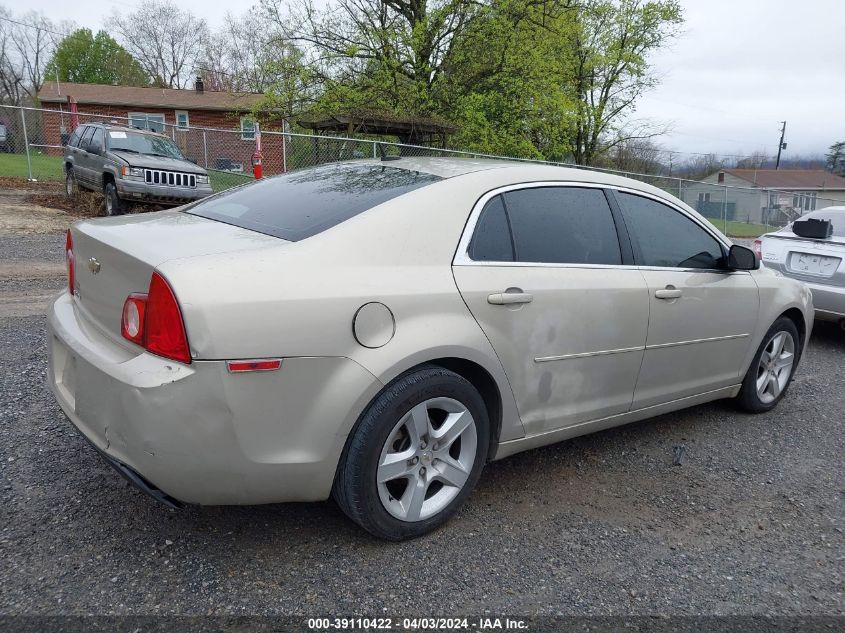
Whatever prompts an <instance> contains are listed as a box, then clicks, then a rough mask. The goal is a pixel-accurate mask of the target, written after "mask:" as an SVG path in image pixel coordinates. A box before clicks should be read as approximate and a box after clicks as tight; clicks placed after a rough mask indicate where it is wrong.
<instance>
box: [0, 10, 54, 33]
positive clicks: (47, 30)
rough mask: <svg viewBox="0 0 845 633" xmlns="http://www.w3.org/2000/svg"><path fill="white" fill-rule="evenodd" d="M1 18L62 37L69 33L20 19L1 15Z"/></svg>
mask: <svg viewBox="0 0 845 633" xmlns="http://www.w3.org/2000/svg"><path fill="white" fill-rule="evenodd" d="M0 20H3V21H4V22H11V23H12V24H17V25H18V26H26V27H28V28H30V29H38V30H39V31H44V32H45V33H51V34H52V35H58V36H60V37H65V36H67V33H59V32H58V31H51V30H50V29H45V28H44V27H43V26H38V25H37V24H29V23H27V22H20V21H18V20H13V19H12V18H6V17H3V16H2V15H0Z"/></svg>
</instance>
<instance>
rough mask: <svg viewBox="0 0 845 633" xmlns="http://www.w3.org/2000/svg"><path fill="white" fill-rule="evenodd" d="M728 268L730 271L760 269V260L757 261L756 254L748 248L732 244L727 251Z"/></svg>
mask: <svg viewBox="0 0 845 633" xmlns="http://www.w3.org/2000/svg"><path fill="white" fill-rule="evenodd" d="M728 268H730V269H731V270H757V269H758V268H760V260H759V259H757V254H756V253H755V252H754V251H752V250H751V249H750V248H745V247H744V246H740V245H739V244H734V245H733V246H731V250H730V251H728Z"/></svg>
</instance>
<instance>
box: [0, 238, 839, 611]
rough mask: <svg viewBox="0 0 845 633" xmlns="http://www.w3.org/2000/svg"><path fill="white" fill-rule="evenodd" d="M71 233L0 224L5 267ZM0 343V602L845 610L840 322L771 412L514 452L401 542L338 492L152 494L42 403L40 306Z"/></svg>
mask: <svg viewBox="0 0 845 633" xmlns="http://www.w3.org/2000/svg"><path fill="white" fill-rule="evenodd" d="M62 239H63V238H62V236H61V235H60V234H53V235H44V236H35V237H31V238H30V237H27V238H21V237H19V236H15V237H8V236H0V265H3V264H6V265H9V264H16V263H19V262H21V261H22V260H28V261H30V262H32V263H33V265H36V264H39V265H42V268H43V269H44V270H48V269H49V267H50V266H51V265H52V266H56V265H57V264H61V252H62ZM24 277H26V276H25V275H24ZM6 281H7V282H8V283H9V284H12V285H14V291H15V292H17V291H20V290H22V289H24V290H25V288H26V287H27V284H29V286H33V287H36V288H37V289H39V292H40V291H41V289H48V288H49V289H53V290H54V289H57V288H60V287H61V285H62V283H63V279H62V278H61V277H60V276H57V275H54V276H53V277H50V278H47V279H45V278H37V279H26V278H23V279H17V280H11V279H7V280H6ZM9 292H10V291H9V289H8V288H7V287H5V286H2V285H0V299H2V298H3V296H4V294H5V295H8V294H9ZM1 303H2V301H0V304H1ZM35 306H40V304H37V303H34V304H33V307H35ZM39 309H40V308H39ZM0 350H2V355H0V367H2V376H3V378H2V387H0V525H1V526H2V528H0V614H7V615H8V614H41V615H50V614H54V615H59V614H118V615H132V614H151V615H155V614H162V615H163V614H218V615H225V614H235V615H238V614H319V615H349V614H355V613H357V614H359V615H370V616H375V615H381V614H383V613H392V614H416V615H450V614H457V613H463V614H471V613H472V614H484V613H491V612H492V613H493V614H507V615H518V614H566V615H623V614H628V615H630V614H781V615H806V616H811V615H843V614H845V603H843V584H842V581H843V571H845V541H844V540H843V528H845V523H844V521H843V520H844V519H845V503H843V493H844V492H845V471H843V468H842V464H843V461H842V455H843V449H845V433H843V431H845V372H843V371H842V367H843V358H845V356H843V355H845V335H843V333H842V332H841V331H840V330H839V329H838V328H834V327H828V326H826V325H824V324H819V325H818V326H817V328H816V331H815V333H814V335H813V339H812V342H811V345H810V347H809V349H808V350H807V353H806V355H805V357H804V359H803V362H802V365H801V368H800V370H799V374H798V376H797V378H796V380H795V382H794V384H793V385H792V387H791V390H790V392H789V394H788V397H787V398H786V399H785V400H784V401H783V402H782V403H781V404H780V406H779V407H778V408H777V409H776V410H775V411H774V412H771V413H769V414H766V415H760V416H750V415H746V414H740V413H737V412H736V411H734V410H733V409H732V408H731V407H730V406H729V405H727V404H725V403H714V404H710V405H705V406H699V407H696V408H693V409H689V410H687V411H682V412H680V413H676V414H672V415H666V416H662V417H660V418H656V419H654V420H650V421H647V422H643V423H639V424H635V425H631V426H628V427H623V428H619V429H614V430H610V431H606V432H602V433H598V434H595V435H591V436H588V437H583V438H579V439H576V440H573V441H570V442H566V443H563V444H559V445H555V446H551V447H547V448H543V449H539V450H535V451H531V452H527V453H523V454H520V455H516V456H513V457H511V458H509V459H506V460H504V461H502V462H497V463H495V464H491V465H490V466H489V467H488V468H487V469H486V470H485V472H484V474H483V476H482V479H481V482H480V484H479V487H478V489H477V490H476V492H475V493H474V494H473V496H472V497H471V498H470V500H469V503H468V504H467V506H466V507H465V508H464V509H463V510H462V511H461V512H460V514H459V515H458V516H457V517H456V518H455V519H454V520H453V521H452V522H451V523H449V524H448V525H447V526H446V527H445V528H443V529H441V530H440V531H438V532H436V533H435V534H432V535H430V536H427V537H425V538H422V539H420V540H417V541H414V542H410V543H402V544H389V543H383V542H380V541H376V540H373V539H372V538H370V537H369V536H367V535H366V534H365V533H363V532H362V531H361V530H359V529H358V528H357V527H356V526H354V525H353V524H352V523H351V522H349V521H348V520H347V519H346V518H345V517H344V516H343V515H342V514H341V513H340V511H339V510H338V509H337V508H336V507H335V506H334V505H333V504H332V503H330V502H326V503H318V504H290V505H275V506H261V507H244V508H237V507H231V508H223V507H208V508H189V509H187V510H183V511H174V510H170V509H168V508H165V507H164V506H161V505H157V504H155V503H154V502H153V501H151V500H150V499H149V498H147V497H146V496H144V495H142V494H141V493H139V492H137V491H135V490H133V489H131V488H129V487H127V485H126V484H125V483H124V482H123V480H122V479H120V478H119V477H118V476H117V475H116V474H115V473H114V472H113V471H112V469H111V468H110V467H109V466H107V465H106V464H105V463H104V462H102V461H101V460H100V458H99V457H98V456H97V455H96V454H95V453H94V451H93V450H92V449H91V448H90V447H89V446H88V445H87V444H86V443H85V441H84V440H83V439H82V438H80V437H79V436H78V435H77V433H76V432H75V431H74V430H73V428H72V427H71V425H70V423H69V422H68V421H67V420H66V419H65V418H64V416H63V414H62V413H61V412H60V410H59V408H58V406H57V405H56V404H55V403H54V401H53V399H52V397H51V396H50V394H49V393H48V390H47V388H46V387H45V366H46V356H45V353H46V347H45V320H44V317H43V316H41V315H40V313H38V312H37V311H36V310H34V309H33V310H29V311H23V312H22V313H20V314H19V315H15V314H8V315H7V316H0ZM681 445H683V446H684V447H685V449H686V459H685V461H684V462H683V464H682V465H679V466H676V465H673V455H674V450H675V447H677V446H681Z"/></svg>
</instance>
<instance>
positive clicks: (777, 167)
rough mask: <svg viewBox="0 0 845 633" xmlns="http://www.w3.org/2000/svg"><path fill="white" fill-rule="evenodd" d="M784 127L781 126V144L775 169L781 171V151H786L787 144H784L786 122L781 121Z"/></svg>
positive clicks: (779, 144)
mask: <svg viewBox="0 0 845 633" xmlns="http://www.w3.org/2000/svg"><path fill="white" fill-rule="evenodd" d="M781 123H783V125H781V126H780V142H779V143H778V158H777V160H776V161H775V169H780V151H781V150H783V149H786V143H784V142H783V137H784V136H786V121H781Z"/></svg>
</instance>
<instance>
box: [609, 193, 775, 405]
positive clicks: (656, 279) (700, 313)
mask: <svg viewBox="0 0 845 633" xmlns="http://www.w3.org/2000/svg"><path fill="white" fill-rule="evenodd" d="M615 196H616V199H617V200H618V202H619V205H620V207H621V213H622V217H623V218H624V221H625V227H626V228H627V231H628V234H629V236H630V239H631V245H632V247H633V251H634V258H635V260H636V262H637V264H638V265H639V266H640V270H641V271H642V275H643V278H644V279H645V281H646V284H647V286H648V291H649V303H650V310H649V326H648V338H647V340H646V349H645V356H644V358H643V365H642V369H641V370H640V376H639V379H638V381H637V388H636V392H635V394H634V408H635V409H639V408H643V407H649V406H652V405H656V404H660V403H663V402H669V401H672V400H678V399H680V398H684V397H687V396H692V395H696V394H699V393H704V392H707V391H713V390H716V389H719V388H722V387H727V386H731V385H735V384H738V383H739V382H740V381H741V379H742V370H743V367H742V364H743V361H744V359H745V358H746V355H747V352H748V346H749V345H750V344H751V334H752V332H753V331H754V328H755V325H756V322H757V314H758V310H759V303H760V299H759V292H758V289H757V284H756V283H755V282H754V279H753V277H752V276H751V274H750V273H748V272H747V271H732V270H729V269H727V268H726V266H725V261H726V254H727V249H728V247H727V245H725V244H723V243H722V241H721V240H720V239H717V237H716V235H715V233H713V232H712V231H711V230H710V229H708V228H706V227H705V225H704V224H703V223H699V222H698V221H697V220H695V219H693V217H692V216H691V215H688V214H687V213H685V212H684V211H682V210H681V209H680V208H674V207H672V206H669V205H668V204H667V203H665V202H663V201H661V200H658V199H657V198H654V197H650V196H647V195H644V194H641V193H634V192H625V191H617V192H616V193H615Z"/></svg>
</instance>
